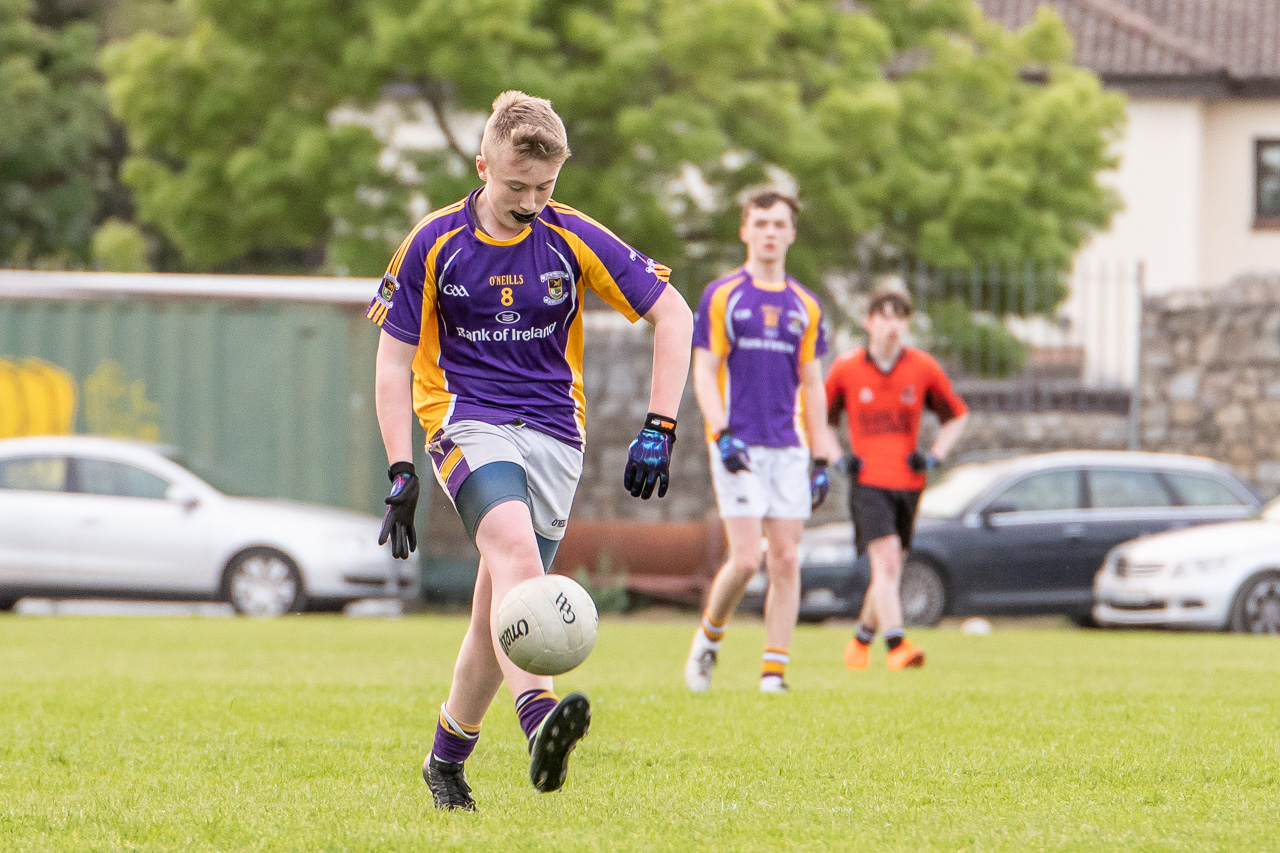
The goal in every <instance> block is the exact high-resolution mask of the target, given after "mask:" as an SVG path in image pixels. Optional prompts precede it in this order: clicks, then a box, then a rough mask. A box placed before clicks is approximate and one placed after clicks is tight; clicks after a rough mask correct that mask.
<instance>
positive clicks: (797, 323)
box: [787, 311, 809, 337]
mask: <svg viewBox="0 0 1280 853" xmlns="http://www.w3.org/2000/svg"><path fill="white" fill-rule="evenodd" d="M808 319H809V318H808V317H806V316H805V315H803V314H800V313H798V312H795V311H788V312H787V331H788V332H790V333H791V334H793V335H795V336H796V337H799V336H801V335H803V334H804V330H805V328H806V327H807V326H808V325H809V324H808V323H807V322H806V321H807V320H808Z"/></svg>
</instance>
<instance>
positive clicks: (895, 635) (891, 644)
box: [884, 630, 903, 651]
mask: <svg viewBox="0 0 1280 853" xmlns="http://www.w3.org/2000/svg"><path fill="white" fill-rule="evenodd" d="M902 639H903V634H902V631H901V630H898V631H885V632H884V644H885V645H886V646H888V648H889V651H893V650H894V649H896V648H897V647H898V646H900V645H902Z"/></svg>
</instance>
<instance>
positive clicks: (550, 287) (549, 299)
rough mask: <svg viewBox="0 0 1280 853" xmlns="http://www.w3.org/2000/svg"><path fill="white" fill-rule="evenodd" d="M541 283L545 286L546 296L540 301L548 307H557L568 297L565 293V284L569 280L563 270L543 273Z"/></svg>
mask: <svg viewBox="0 0 1280 853" xmlns="http://www.w3.org/2000/svg"><path fill="white" fill-rule="evenodd" d="M541 278H542V281H543V283H544V284H546V286H547V295H546V296H544V297H542V301H543V302H545V303H547V304H548V305H559V304H560V303H561V302H564V301H565V299H566V298H567V297H568V294H567V293H566V292H565V289H564V286H565V282H566V281H568V280H569V274H568V273H567V272H564V271H563V270H556V271H555V272H545V273H543V274H542V276H541Z"/></svg>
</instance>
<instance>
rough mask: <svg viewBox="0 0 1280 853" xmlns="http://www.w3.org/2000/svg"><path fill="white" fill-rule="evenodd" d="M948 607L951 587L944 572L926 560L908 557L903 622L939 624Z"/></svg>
mask: <svg viewBox="0 0 1280 853" xmlns="http://www.w3.org/2000/svg"><path fill="white" fill-rule="evenodd" d="M946 609H947V586H946V584H945V583H943V581H942V574H941V573H940V572H939V571H938V570H937V569H936V568H934V567H933V566H931V565H930V564H928V563H926V562H924V561H923V560H907V564H906V565H905V566H903V567H902V621H903V623H904V624H906V625H926V626H927V625H937V624H938V620H940V619H941V618H942V614H943V612H944V611H946Z"/></svg>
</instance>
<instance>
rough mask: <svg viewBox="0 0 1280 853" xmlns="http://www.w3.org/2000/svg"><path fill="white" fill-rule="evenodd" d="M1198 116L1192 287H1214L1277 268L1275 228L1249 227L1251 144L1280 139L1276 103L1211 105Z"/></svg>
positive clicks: (1279, 240) (1279, 102)
mask: <svg viewBox="0 0 1280 853" xmlns="http://www.w3.org/2000/svg"><path fill="white" fill-rule="evenodd" d="M1204 115H1205V122H1204V161H1203V162H1204V170H1203V172H1202V174H1201V180H1202V190H1201V196H1202V199H1203V203H1202V204H1201V206H1200V233H1201V248H1200V274H1199V277H1198V281H1196V282H1192V283H1194V284H1200V285H1202V286H1209V287H1217V286H1219V285H1222V284H1224V283H1226V282H1227V281H1229V280H1231V279H1232V278H1235V277H1236V276H1238V275H1242V274H1244V273H1269V272H1275V271H1276V270H1280V230H1276V229H1274V228H1271V229H1261V230H1259V229H1255V228H1254V227H1253V211H1254V177H1255V176H1254V142H1255V140H1257V139H1258V138H1260V137H1270V138H1280V99H1262V98H1259V99H1250V100H1245V99H1239V98H1237V99H1231V100H1222V101H1213V102H1210V103H1209V104H1207V105H1206V107H1205V111H1204Z"/></svg>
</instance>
